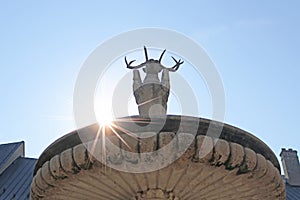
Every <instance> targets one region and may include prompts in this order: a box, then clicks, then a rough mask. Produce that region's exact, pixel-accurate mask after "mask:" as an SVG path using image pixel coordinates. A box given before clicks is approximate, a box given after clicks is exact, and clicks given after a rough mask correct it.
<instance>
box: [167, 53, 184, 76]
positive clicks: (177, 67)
mask: <svg viewBox="0 0 300 200" xmlns="http://www.w3.org/2000/svg"><path fill="white" fill-rule="evenodd" d="M172 58H173V60H174V61H175V63H176V64H175V65H174V66H173V67H171V68H167V69H168V70H169V71H171V72H176V71H177V70H178V69H179V67H180V65H182V64H183V61H181V59H179V60H178V61H177V60H176V59H175V58H174V57H173V56H172Z"/></svg>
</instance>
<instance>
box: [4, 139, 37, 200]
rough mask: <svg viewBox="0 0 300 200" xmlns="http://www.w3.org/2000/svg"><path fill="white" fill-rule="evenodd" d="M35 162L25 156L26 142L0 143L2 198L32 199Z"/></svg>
mask: <svg viewBox="0 0 300 200" xmlns="http://www.w3.org/2000/svg"><path fill="white" fill-rule="evenodd" d="M35 163H36V159H32V158H25V157H24V142H16V143H9V144H2V145H0V200H4V199H22V200H23V199H30V184H31V181H32V175H33V170H34V166H35Z"/></svg>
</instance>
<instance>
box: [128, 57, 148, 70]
mask: <svg viewBox="0 0 300 200" xmlns="http://www.w3.org/2000/svg"><path fill="white" fill-rule="evenodd" d="M134 61H135V60H132V61H130V62H129V63H128V61H127V58H126V56H125V63H126V66H127V68H129V69H138V68H141V67H143V66H144V65H145V63H146V62H144V63H142V64H139V65H137V66H131V64H132V63H133V62H134Z"/></svg>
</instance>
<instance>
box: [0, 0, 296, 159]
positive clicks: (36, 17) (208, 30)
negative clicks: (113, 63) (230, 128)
mask: <svg viewBox="0 0 300 200" xmlns="http://www.w3.org/2000/svg"><path fill="white" fill-rule="evenodd" d="M299 7H300V3H299V1H286V2H282V1H271V0H269V1H258V0H257V1H230V0H229V1H181V2H175V1H151V2H150V1H109V2H108V1H106V2H104V1H103V2H101V1H80V2H79V1H43V2H42V1H1V3H0V27H1V32H0V43H1V45H0V55H1V60H0V70H1V73H0V94H1V101H0V111H1V115H0V122H1V126H0V143H6V142H14V141H20V140H24V141H25V142H26V154H27V156H29V157H38V156H39V155H40V154H41V152H42V151H43V150H44V149H45V148H46V147H47V146H48V145H49V144H51V143H52V142H53V141H54V140H55V139H57V138H59V137H61V136H63V135H64V134H66V133H68V132H69V131H71V130H74V129H75V126H74V123H73V121H72V113H73V111H72V98H73V90H74V85H75V81H76V77H77V74H78V72H79V70H80V67H81V65H82V63H83V62H84V60H85V59H86V58H87V56H88V55H89V54H90V53H91V52H92V51H93V50H94V49H95V48H96V47H97V46H98V45H99V44H101V43H102V42H103V41H105V40H106V39H108V38H111V37H112V36H114V35H117V34H119V33H121V32H125V31H129V30H132V29H136V28H143V27H159V28H167V29H172V30H176V31H179V32H181V33H183V34H185V35H186V36H188V37H190V38H192V39H193V40H195V41H196V42H197V43H199V44H200V45H201V46H202V47H203V48H204V49H205V50H206V51H207V53H208V55H209V56H210V57H211V59H212V60H213V61H214V63H215V64H216V66H217V68H218V70H219V73H220V75H221V77H222V80H223V84H224V87H225V93H226V117H225V122H226V123H229V124H232V125H234V126H237V127H240V128H242V129H244V130H246V131H249V132H251V133H253V134H254V135H256V136H257V137H259V138H260V139H262V140H263V141H264V142H265V143H266V144H268V145H269V146H270V147H271V149H272V150H273V151H274V152H275V153H276V155H278V154H279V152H280V149H281V148H282V147H286V148H290V147H291V148H294V149H296V150H300V143H299V141H300V136H299V130H298V125H299V124H300V118H299V112H300V107H299V102H300V93H299V91H300V82H299V75H300V54H299V52H300V51H299V46H300V38H299V35H300V13H299ZM178 73H180V71H179V72H178Z"/></svg>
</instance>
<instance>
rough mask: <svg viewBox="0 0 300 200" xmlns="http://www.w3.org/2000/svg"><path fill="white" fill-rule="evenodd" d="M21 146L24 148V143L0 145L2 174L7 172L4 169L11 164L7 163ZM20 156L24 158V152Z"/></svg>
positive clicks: (0, 169) (0, 168) (0, 170)
mask: <svg viewBox="0 0 300 200" xmlns="http://www.w3.org/2000/svg"><path fill="white" fill-rule="evenodd" d="M21 145H23V146H24V142H23V141H22V142H14V143H8V144H1V145H0V173H1V172H2V171H4V170H5V169H3V167H5V165H6V164H8V165H9V164H10V163H7V161H8V160H9V159H10V157H11V156H12V155H13V154H14V153H15V151H16V150H17V149H18V148H19V147H20V146H21ZM19 156H24V152H22V153H21V154H20V155H19ZM19 156H18V157H19Z"/></svg>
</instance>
